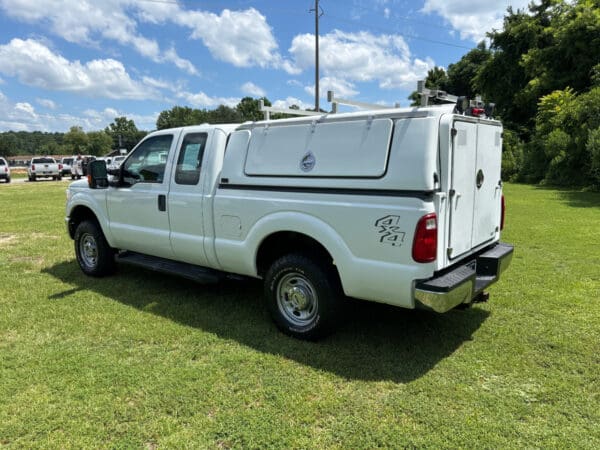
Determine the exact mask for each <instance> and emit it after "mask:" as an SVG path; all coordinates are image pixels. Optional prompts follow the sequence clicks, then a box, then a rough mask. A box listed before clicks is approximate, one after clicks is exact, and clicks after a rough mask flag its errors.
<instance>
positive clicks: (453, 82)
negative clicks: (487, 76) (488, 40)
mask: <svg viewBox="0 0 600 450" xmlns="http://www.w3.org/2000/svg"><path fill="white" fill-rule="evenodd" d="M491 57H492V52H491V51H490V50H489V49H488V48H486V46H485V42H484V41H482V42H480V43H479V44H478V45H477V47H475V48H474V49H473V50H471V51H470V52H468V53H467V54H466V55H464V56H463V57H462V58H461V59H460V60H459V61H458V62H457V63H455V64H450V65H449V66H448V72H447V79H446V81H445V83H444V88H443V89H444V90H445V91H447V92H448V93H450V94H454V95H465V96H467V97H468V98H475V96H476V95H477V94H480V92H479V90H478V87H477V86H476V85H475V78H476V76H477V74H478V72H479V70H480V69H481V67H482V66H483V65H484V64H486V63H487V62H488V61H489V60H490V59H491Z"/></svg>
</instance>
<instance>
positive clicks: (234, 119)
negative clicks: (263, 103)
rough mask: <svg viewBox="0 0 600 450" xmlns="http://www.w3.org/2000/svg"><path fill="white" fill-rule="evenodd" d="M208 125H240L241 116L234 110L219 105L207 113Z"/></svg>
mask: <svg viewBox="0 0 600 450" xmlns="http://www.w3.org/2000/svg"><path fill="white" fill-rule="evenodd" d="M208 119H209V120H208V122H209V123H240V122H242V119H241V116H240V114H239V113H238V111H237V110H236V109H235V108H230V107H229V106H225V105H219V106H218V107H217V108H216V109H213V110H212V111H209V112H208Z"/></svg>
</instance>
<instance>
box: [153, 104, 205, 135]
mask: <svg viewBox="0 0 600 450" xmlns="http://www.w3.org/2000/svg"><path fill="white" fill-rule="evenodd" d="M208 118H209V117H208V112H207V111H206V110H205V109H203V110H200V109H192V108H190V107H188V106H174V107H173V108H171V109H169V110H165V111H162V112H161V113H160V114H159V115H158V118H157V119H156V129H157V130H164V129H165V128H176V127H184V126H188V125H200V124H201V123H205V122H208Z"/></svg>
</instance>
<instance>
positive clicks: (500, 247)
mask: <svg viewBox="0 0 600 450" xmlns="http://www.w3.org/2000/svg"><path fill="white" fill-rule="evenodd" d="M512 255H513V246H512V245H510V244H505V243H498V244H496V245H495V246H493V247H491V248H489V249H487V250H485V251H483V253H480V254H479V255H476V256H475V257H474V258H473V259H468V260H467V261H466V262H463V263H461V264H459V265H458V266H455V267H453V268H451V269H450V270H449V271H444V272H442V273H440V274H438V275H436V276H435V277H433V278H430V279H428V280H422V281H418V282H417V284H416V285H415V300H416V304H417V307H421V308H425V309H431V310H433V311H436V312H440V313H442V312H446V311H449V310H451V309H452V308H454V307H456V306H458V305H460V304H461V303H467V304H468V303H471V302H472V301H473V299H475V298H476V297H477V296H478V295H479V294H481V293H482V292H483V290H484V289H485V288H487V287H488V286H489V285H491V284H492V283H495V282H496V281H498V279H499V278H500V275H501V274H502V272H504V271H505V270H506V268H507V267H508V266H509V265H510V261H511V259H512Z"/></svg>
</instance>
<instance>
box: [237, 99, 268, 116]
mask: <svg viewBox="0 0 600 450" xmlns="http://www.w3.org/2000/svg"><path fill="white" fill-rule="evenodd" d="M261 100H263V101H264V102H265V106H271V102H270V101H269V99H267V98H266V97H263V98H262V99H253V98H252V97H244V98H243V99H242V100H241V101H240V102H239V103H238V104H237V106H236V107H235V109H236V111H237V112H238V114H239V115H240V120H241V121H242V122H246V121H248V120H251V121H257V120H263V119H264V113H263V112H261V110H260V101H261Z"/></svg>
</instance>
